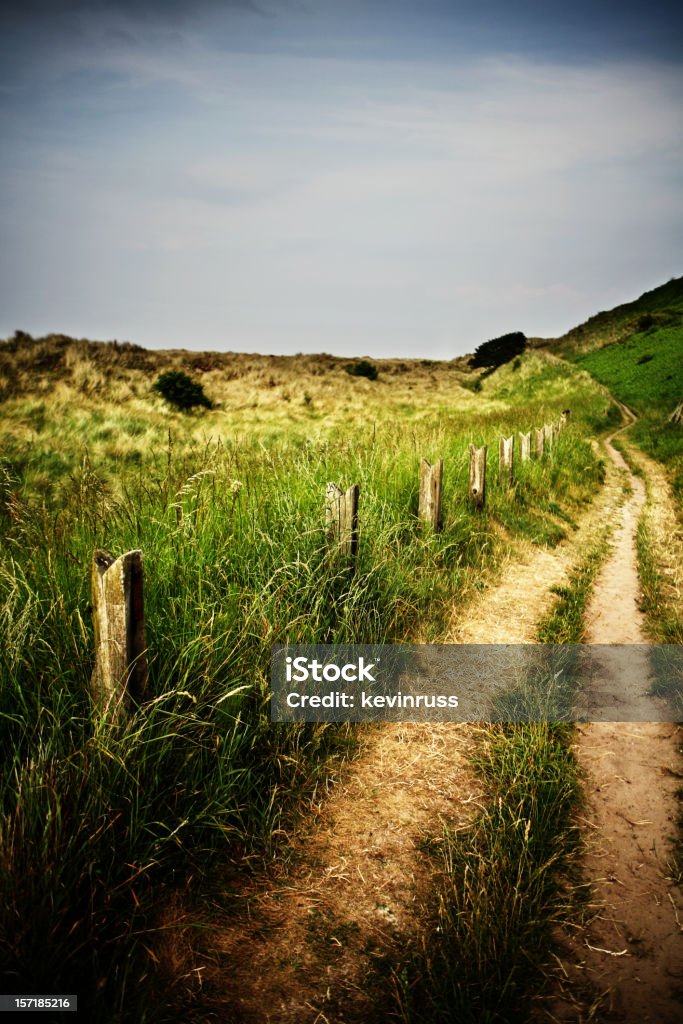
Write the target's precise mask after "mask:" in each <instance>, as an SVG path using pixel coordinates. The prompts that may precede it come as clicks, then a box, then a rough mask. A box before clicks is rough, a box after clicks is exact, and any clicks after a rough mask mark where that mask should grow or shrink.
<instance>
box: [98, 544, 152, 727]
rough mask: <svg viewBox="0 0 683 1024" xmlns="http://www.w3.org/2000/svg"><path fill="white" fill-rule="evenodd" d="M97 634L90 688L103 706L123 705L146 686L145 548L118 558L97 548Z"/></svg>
mask: <svg viewBox="0 0 683 1024" xmlns="http://www.w3.org/2000/svg"><path fill="white" fill-rule="evenodd" d="M90 583H91V589H92V607H93V627H94V633H95V669H94V671H93V674H92V680H91V687H92V691H93V696H94V698H95V700H96V701H98V703H100V704H102V705H103V706H110V705H111V706H113V707H114V708H120V707H122V706H123V704H124V702H125V699H126V698H127V697H129V696H130V697H132V698H133V699H134V700H141V699H142V698H143V697H144V695H145V691H146V689H147V640H146V635H145V608H144V594H143V572H142V552H141V551H128V552H126V554H125V555H121V557H120V558H114V556H113V555H110V554H109V552H108V551H96V552H95V554H94V555H93V562H92V569H91V573H90Z"/></svg>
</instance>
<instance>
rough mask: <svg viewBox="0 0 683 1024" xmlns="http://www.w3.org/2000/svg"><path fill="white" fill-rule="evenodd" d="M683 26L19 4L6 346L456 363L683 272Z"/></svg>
mask: <svg viewBox="0 0 683 1024" xmlns="http://www.w3.org/2000/svg"><path fill="white" fill-rule="evenodd" d="M679 7H680V5H674V4H654V5H650V6H648V7H645V5H642V4H640V3H637V4H636V3H631V2H624V3H620V4H615V3H611V2H602V3H601V2H599V0H596V2H593V3H587V2H583V0H579V2H577V3H569V2H566V3H563V4H559V3H558V4H554V3H552V2H549V0H548V2H545V3H541V2H537V0H524V2H520V3H516V4H515V3H510V2H508V3H502V2H500V0H480V2H478V3H465V2H457V0H421V2H409V0H391V2H390V0H366V2H359V0H349V2H347V3H341V2H332V0H318V2H314V0H309V2H306V0H253V2H252V0H232V2H211V0H205V2H202V0H196V2H194V3H186V2H182V0H166V2H164V3H153V2H150V0H138V2H136V3H134V2H131V0H118V2H113V0H109V2H107V0H102V2H99V3H97V2H79V0H71V2H69V0H65V2H59V0H57V2H48V0H29V2H28V3H23V4H21V5H17V6H16V8H12V6H11V5H10V6H7V5H5V7H3V13H2V16H1V17H2V20H1V21H0V40H1V42H0V131H1V133H2V139H3V146H2V153H1V155H0V183H1V184H0V233H1V239H0V241H1V244H0V260H1V261H2V262H1V267H0V335H3V336H4V335H8V334H11V333H12V332H13V331H14V330H15V329H17V328H21V329H23V330H28V331H30V332H31V333H33V334H42V333H46V332H48V331H60V332H64V333H68V334H72V335H75V336H78V337H82V336H87V337H92V338H103V339H108V338H118V339H119V340H130V341H135V342H138V343H141V344H143V345H147V346H151V347H173V346H182V347H186V348H194V349H203V348H210V349H221V350H233V351H260V352H297V351H308V352H314V351H328V352H337V353H340V354H369V355H375V356H393V355H397V356H409V355H420V356H422V355H425V356H430V357H434V358H450V357H452V356H454V355H457V354H460V353H463V352H466V351H472V349H473V348H474V347H475V346H476V345H478V344H480V343H481V342H482V341H484V340H486V339H487V338H490V337H494V336H496V335H498V334H501V333H505V332H507V331H512V330H523V331H525V332H526V333H527V334H530V335H533V334H540V335H554V334H558V333H561V332H563V331H564V330H566V329H568V328H569V327H571V326H573V325H574V324H575V323H577V322H579V321H581V320H583V319H585V318H586V317H587V316H589V315H591V314H592V313H594V312H597V311H598V310H599V309H603V308H608V307H610V306H612V305H614V304H616V303H618V302H621V301H627V300H629V299H631V298H634V297H635V296H636V295H638V294H640V293H641V292H642V291H644V290H645V289H647V288H651V287H654V286H655V285H657V284H660V283H662V282H663V281H666V280H668V278H670V277H672V276H678V275H680V274H681V273H683V267H682V266H681V264H682V262H683V261H682V260H681V252H682V247H681V240H682V238H683V204H682V203H681V192H682V190H681V169H682V161H681V156H682V152H683V102H682V100H683V95H682V93H683V89H682V85H683V75H682V73H681V57H682V51H681V42H680V41H681V39H683V13H682V12H681V11H680V10H679Z"/></svg>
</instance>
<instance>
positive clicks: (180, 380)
mask: <svg viewBox="0 0 683 1024" xmlns="http://www.w3.org/2000/svg"><path fill="white" fill-rule="evenodd" d="M152 391H156V392H157V394H159V395H161V397H162V398H165V399H166V401H167V402H170V404H171V405H175V407H176V408H177V409H194V408H195V407H196V406H198V405H203V406H204V408H205V409H210V408H211V402H210V401H209V399H208V398H207V397H206V395H205V394H204V388H203V387H202V385H201V384H199V383H198V382H197V381H196V380H192V378H191V377H188V376H187V374H186V373H183V372H182V370H166V372H165V373H162V374H161V375H160V376H159V377H157V379H156V380H155V382H154V384H153V385H152Z"/></svg>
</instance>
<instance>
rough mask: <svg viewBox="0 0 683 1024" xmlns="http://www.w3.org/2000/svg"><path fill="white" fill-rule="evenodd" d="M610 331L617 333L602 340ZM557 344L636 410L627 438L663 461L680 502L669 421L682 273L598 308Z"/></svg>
mask: <svg viewBox="0 0 683 1024" xmlns="http://www.w3.org/2000/svg"><path fill="white" fill-rule="evenodd" d="M610 334H614V335H616V336H619V335H621V336H620V337H618V340H616V341H612V342H611V343H606V342H605V339H606V338H607V337H608V336H609V335H610ZM558 348H559V349H560V351H561V352H562V354H563V355H564V356H565V358H566V359H568V360H570V361H571V362H573V363H576V364H578V365H579V366H581V367H582V368H583V369H584V370H587V371H588V372H589V373H590V374H592V375H593V376H594V377H595V378H596V379H597V380H599V381H600V382H601V383H602V384H604V385H606V387H608V388H609V390H610V391H611V392H612V394H613V395H615V397H616V398H618V399H620V400H621V401H622V402H625V403H626V405H628V406H629V407H630V408H631V409H633V411H634V412H636V413H637V414H638V416H639V417H640V419H639V421H638V423H637V424H636V426H635V427H634V429H633V431H632V437H633V439H634V440H635V441H637V442H638V444H640V445H641V446H642V447H643V448H644V449H645V451H647V452H648V454H650V455H652V456H653V457H654V458H656V459H659V460H660V461H661V462H663V463H664V465H665V466H666V467H667V469H668V471H669V473H670V474H671V480H672V484H673V486H674V490H675V492H676V496H677V499H678V501H679V503H680V504H681V505H683V429H682V428H681V426H680V425H676V424H673V423H671V422H670V420H669V417H670V416H671V413H672V412H673V410H674V409H675V408H676V406H677V405H678V404H679V403H680V402H683V278H677V279H675V280H673V281H669V283H668V284H666V285H663V286H662V287H661V288H656V289H654V291H651V292H646V293H645V295H643V296H641V297H640V299H638V300H636V302H632V303H629V304H627V305H625V306H618V307H617V308H616V309H614V310H612V311H611V312H609V313H599V314H598V315H597V316H596V317H592V318H591V320H588V321H586V323H585V324H583V325H582V326H581V327H577V328H575V329H574V330H573V331H570V332H569V334H567V335H565V337H564V339H558Z"/></svg>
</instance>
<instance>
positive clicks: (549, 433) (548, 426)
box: [543, 423, 553, 448]
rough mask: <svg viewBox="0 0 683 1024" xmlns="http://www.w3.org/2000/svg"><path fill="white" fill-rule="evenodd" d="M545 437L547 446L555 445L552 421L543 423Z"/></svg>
mask: <svg viewBox="0 0 683 1024" xmlns="http://www.w3.org/2000/svg"><path fill="white" fill-rule="evenodd" d="M543 438H544V441H545V447H546V448H552V446H553V425H552V423H544V424H543Z"/></svg>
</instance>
